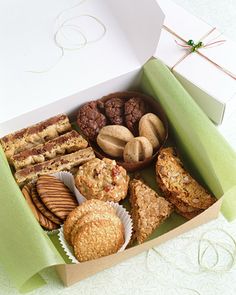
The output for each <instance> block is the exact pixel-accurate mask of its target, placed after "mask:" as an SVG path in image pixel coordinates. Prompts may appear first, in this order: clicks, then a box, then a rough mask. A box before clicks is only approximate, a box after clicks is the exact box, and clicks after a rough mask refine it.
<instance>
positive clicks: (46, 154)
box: [11, 130, 88, 170]
mask: <svg viewBox="0 0 236 295" xmlns="http://www.w3.org/2000/svg"><path fill="white" fill-rule="evenodd" d="M87 146H88V142H87V140H85V139H84V138H83V137H82V136H81V135H80V134H79V133H78V132H77V131H75V130H72V131H70V132H67V133H65V134H63V135H61V136H59V137H56V138H54V139H52V140H50V141H48V142H46V143H44V144H40V145H37V146H36V147H33V148H31V149H28V150H24V151H22V152H20V153H18V154H16V155H14V156H12V157H11V162H12V164H13V166H14V167H15V169H16V170H19V169H22V168H25V167H27V166H30V165H34V164H37V163H42V162H45V161H47V160H50V159H54V158H56V157H57V156H60V155H65V154H69V153H72V152H76V151H78V150H80V149H84V148H86V147H87Z"/></svg>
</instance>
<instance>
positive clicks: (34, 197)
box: [31, 185, 63, 224]
mask: <svg viewBox="0 0 236 295" xmlns="http://www.w3.org/2000/svg"><path fill="white" fill-rule="evenodd" d="M31 198H32V201H33V203H34V205H35V206H36V207H37V208H38V210H39V211H40V212H41V213H42V214H43V215H44V216H46V217H47V218H48V219H50V220H51V221H52V222H54V223H56V224H62V223H63V221H62V220H61V219H60V218H58V217H57V216H56V215H54V214H53V213H52V212H51V211H49V210H48V209H47V207H46V206H45V205H44V203H43V202H42V201H41V199H40V197H39V195H38V192H37V189H36V186H34V185H33V186H32V188H31Z"/></svg>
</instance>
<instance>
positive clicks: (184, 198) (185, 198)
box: [156, 148, 216, 211]
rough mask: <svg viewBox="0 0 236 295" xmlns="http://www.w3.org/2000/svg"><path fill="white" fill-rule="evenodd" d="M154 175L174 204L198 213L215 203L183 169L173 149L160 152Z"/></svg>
mask: <svg viewBox="0 0 236 295" xmlns="http://www.w3.org/2000/svg"><path fill="white" fill-rule="evenodd" d="M156 174H157V182H158V184H159V185H160V188H161V189H162V191H163V192H164V193H165V194H166V195H167V197H168V196H171V197H172V201H173V200H176V202H175V203H177V202H181V203H182V204H183V203H184V204H186V205H187V206H189V207H192V208H195V211H198V210H205V209H207V208H208V207H210V206H211V205H212V204H213V203H214V202H215V201H216V199H215V198H214V197H213V196H212V195H210V194H209V192H207V190H206V189H205V188H203V187H202V186H201V185H200V184H199V183H198V182H197V181H196V180H195V179H194V178H192V176H191V175H190V174H189V173H188V172H187V171H186V170H185V169H184V167H183V164H182V162H181V160H180V159H179V158H178V157H177V155H176V154H175V152H174V149H173V148H165V149H162V150H161V151H160V153H159V156H158V159H157V163H156ZM173 203H174V202H173ZM175 205H176V204H175ZM183 211H186V210H183ZM187 211H188V210H187ZM190 211H191V210H190Z"/></svg>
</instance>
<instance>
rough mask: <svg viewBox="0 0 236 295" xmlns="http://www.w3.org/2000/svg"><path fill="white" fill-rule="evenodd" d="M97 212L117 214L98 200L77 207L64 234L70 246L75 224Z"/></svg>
mask: <svg viewBox="0 0 236 295" xmlns="http://www.w3.org/2000/svg"><path fill="white" fill-rule="evenodd" d="M95 211H96V212H97V211H102V212H109V213H113V214H115V213H116V211H115V209H114V208H112V206H111V205H110V204H108V203H106V202H103V201H100V200H96V199H92V200H88V201H85V202H84V203H82V204H81V205H80V206H78V207H76V208H75V209H74V210H73V211H71V212H70V214H69V215H68V217H67V219H66V221H65V223H64V227H63V233H64V237H65V239H66V241H67V242H68V243H69V244H71V231H72V229H73V227H74V225H75V223H76V222H77V221H78V220H79V219H80V218H81V217H82V216H84V215H85V214H88V213H89V212H95Z"/></svg>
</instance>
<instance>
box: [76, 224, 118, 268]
mask: <svg viewBox="0 0 236 295" xmlns="http://www.w3.org/2000/svg"><path fill="white" fill-rule="evenodd" d="M123 243H124V237H123V232H122V229H121V228H117V226H116V225H115V224H114V223H113V222H112V221H110V220H102V219H101V220H99V221H94V222H90V223H87V224H85V225H84V226H82V227H81V228H80V230H79V231H78V233H77V235H76V237H75V239H74V245H73V246H74V253H75V256H76V258H77V259H78V260H79V261H80V262H84V261H88V260H92V259H97V258H100V257H103V256H107V255H110V254H114V253H116V252H117V251H118V250H119V249H120V247H121V246H122V245H123Z"/></svg>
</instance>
